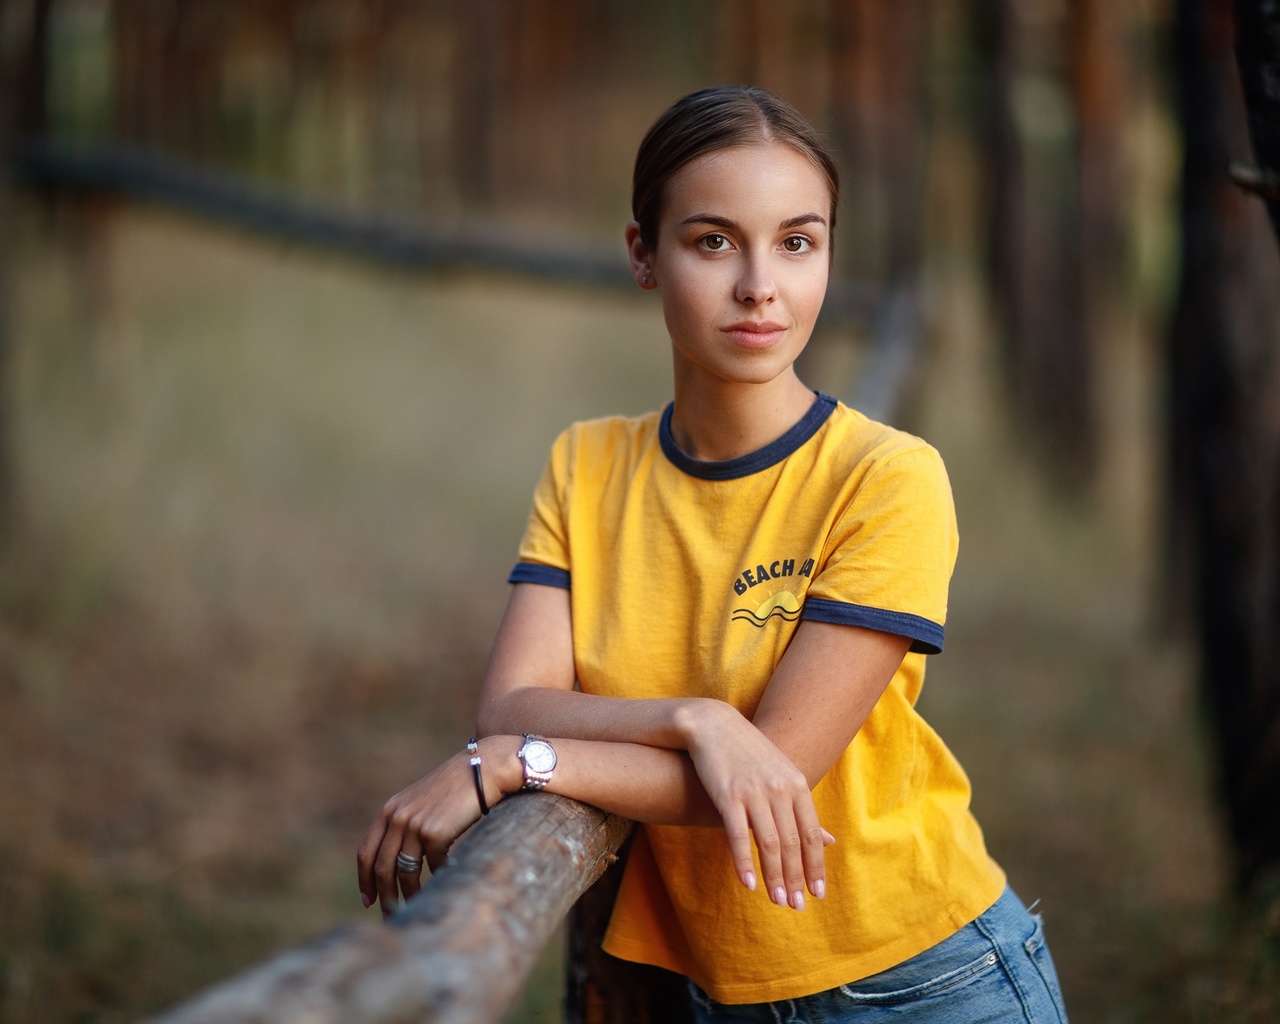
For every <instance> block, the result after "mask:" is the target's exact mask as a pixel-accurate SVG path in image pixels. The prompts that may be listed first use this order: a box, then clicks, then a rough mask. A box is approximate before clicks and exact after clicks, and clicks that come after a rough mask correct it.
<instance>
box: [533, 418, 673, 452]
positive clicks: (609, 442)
mask: <svg viewBox="0 0 1280 1024" xmlns="http://www.w3.org/2000/svg"><path fill="white" fill-rule="evenodd" d="M660 416H661V414H660V413H657V412H651V413H645V414H644V415H642V416H602V417H600V418H598V419H590V420H579V421H577V422H576V423H571V424H570V425H569V426H567V427H566V428H565V429H564V430H562V431H561V432H560V436H559V437H557V438H556V441H555V444H554V445H553V446H552V452H553V454H554V455H559V456H561V457H565V458H569V459H571V460H573V461H575V462H576V461H579V460H581V459H588V460H594V459H597V458H613V457H616V456H617V455H619V454H621V453H622V452H624V451H627V450H636V449H639V448H643V447H644V446H646V445H648V444H651V443H653V442H654V441H655V440H656V438H657V435H658V422H659V419H660Z"/></svg>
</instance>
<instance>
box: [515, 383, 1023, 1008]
mask: <svg viewBox="0 0 1280 1024" xmlns="http://www.w3.org/2000/svg"><path fill="white" fill-rule="evenodd" d="M670 421H671V407H670V406H668V407H667V409H666V411H665V412H663V413H662V414H657V413H653V414H650V415H647V416H642V417H639V418H635V419H625V418H621V417H615V418H609V419H603V420H595V421H592V422H587V423H579V424H575V425H574V426H572V427H570V428H569V429H568V430H566V431H565V432H564V433H563V434H561V436H560V437H559V439H557V441H556V443H555V445H554V447H553V448H552V451H551V457H550V460H549V462H548V464H547V468H546V470H545V472H544V474H543V477H542V480H541V482H540V483H539V485H538V489H537V491H536V493H535V495H534V501H533V511H532V513H531V514H530V518H529V525H528V529H527V531H526V533H525V537H524V540H523V542H522V543H521V546H520V562H519V564H518V565H517V566H516V568H515V570H514V571H513V572H512V574H511V580H512V582H528V583H541V584H546V585H551V586H560V587H566V588H568V589H569V590H570V594H571V599H570V600H571V609H572V616H573V651H574V660H575V668H576V671H577V678H578V683H579V686H580V687H581V688H582V690H583V691H584V692H587V693H598V694H606V695H609V696H618V697H680V696H703V697H715V698H718V699H720V700H724V701H727V702H728V703H730V704H732V705H733V706H734V707H736V708H738V710H740V711H741V712H742V713H743V714H745V715H746V716H748V717H751V716H752V715H753V714H754V712H755V708H756V706H757V705H758V703H759V701H760V698H761V695H762V694H763V693H764V690H765V687H766V686H767V685H768V682H769V679H770V677H771V676H772V674H773V671H774V668H775V667H776V666H777V664H778V661H779V660H780V659H781V657H782V655H783V652H784V651H785V650H786V648H787V644H788V642H789V641H790V639H791V636H792V634H793V633H794V632H795V630H796V628H797V626H798V623H799V621H800V620H802V619H813V620H817V621H820V622H834V623H842V624H848V625H855V626H864V627H868V628H871V629H878V630H883V631H885V632H890V633H894V634H897V635H901V636H906V637H909V638H910V639H911V640H912V645H911V651H910V653H908V654H907V656H906V657H905V658H904V659H903V662H902V665H901V666H900V667H899V669H898V671H897V673H896V674H895V675H894V678H893V681H892V682H891V683H890V685H889V687H888V689H887V690H886V692H885V693H884V695H883V696H882V697H881V698H880V701H879V702H878V703H877V704H876V706H875V708H874V709H873V710H872V712H871V714H870V716H869V717H868V718H867V720H866V722H865V723H864V724H863V726H862V728H861V729H860V730H859V732H858V734H857V736H856V737H855V738H854V740H853V742H852V743H851V744H850V745H849V746H848V748H846V750H845V751H844V753H843V754H842V755H841V756H840V757H839V759H838V760H837V761H836V763H835V764H834V765H833V766H832V767H831V770H830V771H829V772H828V773H827V774H826V775H825V776H824V777H823V779H822V780H821V781H820V782H819V783H818V785H817V786H816V787H815V788H814V791H813V798H814V803H815V804H816V806H817V811H818V818H819V820H820V821H821V822H822V824H823V826H824V827H825V828H826V829H827V830H828V831H830V832H831V833H832V834H833V835H835V836H836V838H837V842H836V844H835V845H834V846H831V847H828V848H827V851H826V876H827V894H828V895H827V898H826V899H825V900H809V901H808V902H807V904H806V908H805V910H804V911H803V912H802V913H796V912H795V911H793V910H790V909H784V908H780V907H777V906H775V905H774V904H773V903H771V902H770V901H769V899H768V897H767V896H765V895H764V893H763V892H761V891H757V892H754V893H752V892H748V891H747V890H746V889H745V888H744V887H743V886H742V884H741V883H740V882H739V881H738V877H737V874H736V872H735V870H734V867H733V862H732V859H731V858H730V856H729V848H728V843H727V842H726V840H725V835H724V832H723V830H722V829H717V828H683V827H675V826H646V827H644V828H643V829H642V830H640V832H639V833H638V834H637V837H636V841H635V843H634V844H633V847H632V850H631V855H630V858H629V860H628V863H627V868H626V873H625V875H624V877H623V881H622V885H621V889H620V891H619V894H618V901H617V904H616V905H615V907H614V912H613V918H612V920H611V922H610V925H609V931H608V934H607V936H606V938H605V949H606V950H607V951H608V952H609V953H611V954H613V955H615V956H618V957H622V958H624V959H628V960H636V961H640V962H642V963H650V964H656V965H658V966H660V967H666V968H668V969H670V970H674V971H678V972H680V973H682V974H686V975H688V976H689V977H691V978H693V980H694V981H696V982H697V983H698V984H699V985H701V986H702V987H703V989H705V990H706V991H707V992H708V993H709V994H710V995H711V996H712V997H713V998H715V999H717V1000H719V1001H721V1002H725V1003H746V1002H762V1001H766V1000H776V999H786V998H794V997H797V996H801V995H806V994H810V993H813V992H819V991H822V990H824V989H828V988H832V987H834V986H836V985H839V984H843V983H846V982H851V981H854V980H857V979H859V978H863V977H866V976H868V975H871V974H875V973H877V972H879V971H882V970H885V969H886V968H888V967H891V966H893V965H895V964H898V963H901V962H902V961H903V960H906V959H908V958H909V957H911V956H914V955H915V954H917V953H919V952H922V951H923V950H925V949H927V948H929V947H930V946H932V945H934V944H935V943H937V942H939V941H941V940H942V939H944V938H946V937H947V936H948V935H951V934H952V933H954V932H955V931H957V930H959V929H960V928H962V927H963V926H964V925H966V924H967V923H968V922H970V921H972V920H973V919H974V918H975V917H977V916H978V915H979V914H981V913H982V912H983V911H984V910H986V909H987V908H988V907H989V906H991V904H992V903H994V902H995V901H996V899H997V898H998V897H999V895H1000V893H1001V892H1002V891H1003V888H1004V884H1005V878H1004V874H1003V872H1002V871H1001V870H1000V868H999V866H998V865H997V864H996V863H995V862H994V861H993V860H992V859H991V858H990V857H989V856H988V854H987V852H986V849H985V847H984V845H983V841H982V833H981V831H980V830H979V828H978V825H977V822H976V821H975V820H974V818H973V816H972V815H971V814H970V812H969V792H970V791H969V781H968V779H967V778H966V777H965V774H964V771H963V770H962V769H961V767H960V765H959V764H958V763H957V762H956V760H955V758H954V757H952V755H951V753H950V751H948V750H947V748H946V746H945V745H944V744H943V743H942V741H941V740H940V739H939V738H938V736H937V734H936V733H934V731H933V730H932V729H930V728H929V726H928V725H927V724H926V723H925V721H924V719H923V718H921V717H920V715H919V714H918V713H917V712H916V710H915V707H914V705H915V702H916V698H917V697H918V695H919V693H920V686H921V683H922V681H923V678H924V660H925V655H926V654H930V653H937V652H938V651H940V650H941V649H942V643H943V624H944V622H945V619H946V604H947V584H948V581H949V579H950V576H951V570H952V567H953V565H954V563H955V555H956V545H957V538H956V528H955V511H954V507H953V505H952V500H951V488H950V484H949V483H948V481H947V476H946V470H945V469H944V468H943V465H942V460H941V459H940V458H939V456H938V453H937V452H936V451H935V450H934V449H933V448H931V447H929V446H928V445H927V444H925V443H924V442H923V441H921V440H919V439H918V438H915V437H912V436H911V435H909V434H904V433H902V432H900V431H897V430H894V429H892V428H889V427H886V426H883V425H881V424H879V423H875V422H873V421H871V420H868V419H867V418H866V417H865V416H863V415H862V414H861V413H858V412H856V411H854V410H852V409H849V408H847V407H846V406H844V405H843V404H841V403H838V402H836V401H835V400H834V399H832V398H829V397H827V396H825V395H821V394H820V395H818V398H817V401H815V403H814V404H813V406H812V407H811V408H810V410H809V412H808V413H807V414H806V415H805V417H804V418H803V419H802V420H801V421H800V422H799V423H797V424H796V425H795V426H794V427H793V428H792V429H791V430H790V431H788V432H787V433H786V434H785V435H783V436H782V437H781V438H779V439H778V440H777V441H775V442H773V443H772V444H769V445H767V446H766V447H765V448H762V449H760V450H759V451H756V452H753V453H751V454H748V455H745V456H742V457H741V458H737V459H732V460H729V461H726V462H702V461H698V460H695V459H692V458H690V457H689V456H687V455H685V454H684V453H683V452H681V451H680V450H679V449H678V448H677V447H676V445H675V443H674V442H673V440H672V438H671V432H670Z"/></svg>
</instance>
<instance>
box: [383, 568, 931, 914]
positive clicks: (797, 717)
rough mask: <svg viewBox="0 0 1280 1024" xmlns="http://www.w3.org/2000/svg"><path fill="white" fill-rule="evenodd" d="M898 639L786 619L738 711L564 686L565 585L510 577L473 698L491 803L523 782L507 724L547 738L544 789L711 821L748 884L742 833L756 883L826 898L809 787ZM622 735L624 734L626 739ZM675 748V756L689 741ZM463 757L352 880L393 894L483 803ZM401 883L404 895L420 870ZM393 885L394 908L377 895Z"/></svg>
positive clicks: (395, 812)
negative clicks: (403, 860)
mask: <svg viewBox="0 0 1280 1024" xmlns="http://www.w3.org/2000/svg"><path fill="white" fill-rule="evenodd" d="M908 643H909V641H908V640H907V639H906V638H901V637H896V636H893V635H891V634H885V633H879V632H875V631H871V630H862V629H857V628H855V627H849V626H831V625H827V624H824V623H815V622H806V623H803V624H802V625H801V626H800V628H799V629H798V630H797V631H796V635H795V637H794V638H793V639H792V642H791V644H790V646H789V647H788V650H787V653H786V655H785V656H784V657H783V659H782V661H781V663H780V664H779V666H778V668H777V670H776V671H775V673H774V675H773V677H772V679H771V681H770V683H769V687H768V689H767V690H766V693H765V697H764V699H763V700H762V702H761V704H760V706H759V708H758V709H757V712H756V716H755V723H754V724H753V723H752V722H749V721H748V720H747V719H745V718H744V717H743V716H742V715H741V714H739V713H738V712H737V711H736V710H735V709H733V708H732V707H730V706H729V705H728V704H725V703H723V702H721V701H716V700H708V699H690V700H625V699H617V698H608V697H597V696H592V695H589V694H582V693H577V692H574V691H573V690H572V686H573V651H572V632H571V625H570V617H569V601H568V594H567V592H565V591H562V590H558V589H556V588H550V587H543V586H538V585H534V584H519V585H517V586H516V587H515V588H514V592H513V594H512V597H511V602H510V604H509V606H508V609H507V614H506V616H505V617H504V619H503V623H502V626H501V628H500V629H499V635H498V640H497V642H496V643H495V647H494V653H493V657H492V658H491V660H490V665H489V671H488V673H487V674H486V680H485V686H484V690H483V693H482V697H481V715H480V720H481V728H482V731H485V732H486V733H488V736H487V738H486V739H485V740H484V741H483V743H484V744H485V747H484V750H483V751H482V756H484V758H485V766H486V768H485V771H486V785H487V786H491V787H493V792H492V795H491V799H492V800H497V799H500V797H501V794H503V793H507V792H512V791H514V790H515V789H518V788H519V785H520V781H521V779H520V777H519V769H520V766H519V762H518V760H517V759H516V757H515V750H516V749H517V748H518V746H519V739H518V737H516V736H515V735H513V734H515V733H517V732H537V733H541V734H543V735H548V736H551V737H555V738H556V739H555V746H556V750H557V753H558V755H559V759H560V762H559V764H558V766H557V768H556V772H555V777H554V779H553V781H552V783H551V785H550V786H548V790H549V791H551V792H556V793H563V794H564V795H566V796H570V797H573V798H575V799H578V800H582V801H584V802H587V803H591V804H594V805H596V806H598V807H601V808H603V809H605V810H608V811H612V812H615V813H618V814H622V815H625V816H627V817H630V818H634V819H636V820H639V821H643V822H648V823H650V824H683V825H710V824H723V825H724V827H725V830H726V834H727V836H728V840H729V845H730V848H731V851H732V854H733V859H734V863H735V866H736V868H737V871H738V874H739V877H740V878H741V879H742V881H743V883H744V884H745V885H747V886H748V888H752V889H754V888H755V877H754V870H755V865H754V863H753V860H752V856H751V839H752V837H753V836H754V839H755V845H756V848H757V851H758V853H759V857H760V868H761V873H762V875H763V879H762V880H763V881H764V883H765V888H766V892H768V893H769V895H770V898H772V899H774V901H775V902H778V903H780V904H785V903H790V904H791V905H792V906H796V907H797V908H798V907H800V906H803V890H804V888H805V883H806V881H807V883H808V888H809V890H810V892H812V893H814V894H815V895H818V896H821V895H823V892H824V888H825V879H824V875H823V868H822V848H823V845H824V844H825V841H826V840H827V839H828V838H829V837H827V836H826V833H825V832H824V831H823V830H822V828H821V825H820V824H819V822H818V819H817V814H816V812H815V810H814V807H813V801H812V797H811V796H810V793H809V789H810V788H811V787H812V786H813V785H816V783H817V781H818V780H819V779H820V778H821V777H822V776H823V775H824V774H825V773H826V771H827V770H828V769H829V768H830V766H831V765H832V764H833V763H834V761H835V759H836V758H837V757H838V756H839V755H840V752H841V751H842V750H844V748H845V747H846V746H848V744H849V742H850V741H851V740H852V738H853V736H854V734H855V733H856V732H857V730H858V728H859V727H860V726H861V724H862V722H863V720H864V719H865V717H866V715H867V714H868V713H869V712H870V710H871V708H872V707H873V706H874V705H875V702H876V700H878V699H879V696H880V694H881V693H882V692H883V691H884V688H885V686H886V685H887V684H888V682H889V680H890V679H891V678H892V677H893V673H894V671H895V670H896V668H897V666H898V664H899V663H900V662H901V660H902V656H903V654H904V653H905V652H906V649H907V646H908ZM626 740H631V741H633V742H625V741H626ZM686 751H687V753H686ZM468 773H469V768H468V766H467V764H466V760H465V758H462V757H461V756H458V757H455V758H453V759H451V760H450V761H448V762H446V763H445V764H444V765H442V766H441V768H440V769H437V771H436V772H433V773H432V774H431V775H429V776H427V777H426V778H424V779H422V780H420V781H419V782H417V783H415V784H414V785H413V786H410V787H409V788H408V789H406V790H405V791H403V792H402V793H400V794H397V795H396V796H395V797H393V798H392V799H391V800H390V801H388V802H387V805H386V806H385V807H384V808H383V813H382V814H381V815H380V816H379V819H378V821H376V822H375V823H374V826H373V827H371V828H370V830H369V834H368V835H367V836H366V838H365V842H364V843H363V844H362V846H361V851H360V855H359V861H360V878H361V891H362V892H363V893H364V894H365V896H366V899H369V900H371V899H372V897H373V895H374V893H375V891H376V893H377V895H378V896H379V898H381V899H382V901H383V907H384V909H386V908H388V907H389V906H390V905H392V904H393V903H394V898H395V884H396V883H395V874H394V861H395V854H396V853H397V852H398V851H399V850H401V849H404V850H405V852H406V853H409V854H411V855H414V854H416V853H418V849H417V847H418V846H419V845H420V846H421V851H422V853H424V854H425V855H426V857H427V861H428V863H429V864H430V865H431V866H432V867H434V866H435V865H436V864H437V863H438V861H439V860H440V859H442V858H443V856H444V852H445V851H446V850H447V849H448V846H449V845H450V844H451V843H452V842H453V840H454V839H455V838H456V837H457V836H458V835H460V834H461V832H462V831H464V830H465V829H466V828H467V827H468V826H469V825H470V824H471V823H472V822H473V821H474V820H475V818H476V817H478V815H479V808H478V802H477V800H476V798H475V794H474V792H470V791H469V787H470V785H471V779H470V775H469V774H468ZM401 878H402V881H401V886H402V888H404V889H405V895H406V897H407V896H409V895H411V894H412V891H416V888H417V882H416V878H415V879H412V880H411V881H410V885H409V886H406V885H405V884H404V876H401ZM388 893H389V894H390V898H391V904H389V903H388V902H387V895H388Z"/></svg>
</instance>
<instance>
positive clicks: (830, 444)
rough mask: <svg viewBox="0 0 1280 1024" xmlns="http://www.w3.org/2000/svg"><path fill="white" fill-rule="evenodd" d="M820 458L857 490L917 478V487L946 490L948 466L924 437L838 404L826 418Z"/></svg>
mask: <svg viewBox="0 0 1280 1024" xmlns="http://www.w3.org/2000/svg"><path fill="white" fill-rule="evenodd" d="M822 448H823V452H822V458H823V459H824V461H829V463H830V464H831V468H832V470H833V471H834V473H835V474H836V475H837V476H839V477H842V478H844V479H846V480H848V481H850V482H851V483H854V484H855V485H856V486H857V487H858V488H859V489H861V488H862V487H864V486H865V487H871V488H878V487H881V486H886V485H894V486H902V485H903V484H904V483H905V482H909V481H911V480H918V481H919V483H920V485H921V486H925V487H937V486H939V485H941V486H943V487H944V488H945V489H946V490H947V492H948V493H949V492H950V483H949V482H948V480H947V471H946V467H945V466H944V465H943V461H942V456H941V455H939V454H938V450H937V449H936V448H934V447H933V446H932V445H931V444H929V443H928V442H927V441H925V440H924V439H922V438H919V437H917V436H916V435H914V434H909V433H907V432H906V431H905V430H899V429H897V428H896V427H891V426H889V425H887V424H884V423H878V422H876V421H875V420H872V419H868V418H867V417H866V416H864V415H863V414H862V413H860V412H858V411H857V410H856V409H851V408H849V407H848V406H847V405H845V404H844V403H842V402H837V403H836V408H835V410H834V411H833V412H832V414H831V417H830V418H829V419H828V421H827V424H826V427H825V430H824V437H823V445H822Z"/></svg>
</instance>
